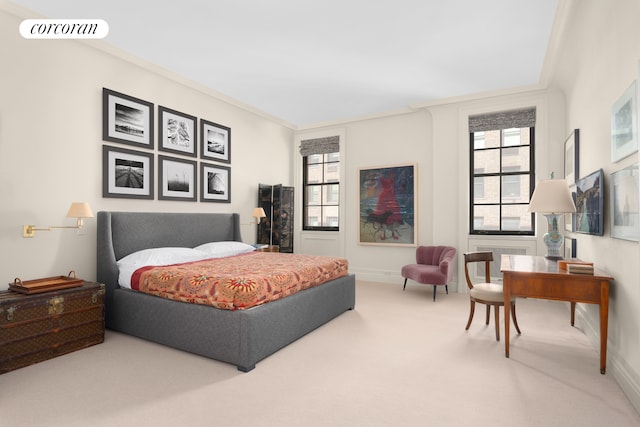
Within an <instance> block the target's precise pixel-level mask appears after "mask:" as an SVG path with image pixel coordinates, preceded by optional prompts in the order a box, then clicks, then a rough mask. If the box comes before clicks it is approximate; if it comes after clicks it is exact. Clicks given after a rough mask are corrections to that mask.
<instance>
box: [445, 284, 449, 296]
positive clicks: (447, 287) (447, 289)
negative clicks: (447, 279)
mask: <svg viewBox="0 0 640 427" xmlns="http://www.w3.org/2000/svg"><path fill="white" fill-rule="evenodd" d="M444 290H445V292H446V293H447V295H449V285H444Z"/></svg>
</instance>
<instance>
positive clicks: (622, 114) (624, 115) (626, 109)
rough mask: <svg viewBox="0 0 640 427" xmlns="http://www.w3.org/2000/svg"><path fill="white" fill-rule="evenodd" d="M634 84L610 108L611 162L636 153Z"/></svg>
mask: <svg viewBox="0 0 640 427" xmlns="http://www.w3.org/2000/svg"><path fill="white" fill-rule="evenodd" d="M636 103H637V95H636V82H635V81H634V82H633V83H632V84H631V86H629V87H628V88H627V89H626V90H625V91H624V93H623V94H622V96H621V97H620V98H618V100H617V101H616V102H615V103H614V104H613V106H612V107H611V161H612V162H614V163H615V162H618V161H620V160H622V159H624V158H625V157H627V156H630V155H631V154H633V153H635V152H637V151H638V116H637V106H636Z"/></svg>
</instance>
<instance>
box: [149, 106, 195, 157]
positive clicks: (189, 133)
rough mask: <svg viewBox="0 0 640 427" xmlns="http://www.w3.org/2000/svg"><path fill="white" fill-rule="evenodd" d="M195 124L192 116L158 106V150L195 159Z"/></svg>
mask: <svg viewBox="0 0 640 427" xmlns="http://www.w3.org/2000/svg"><path fill="white" fill-rule="evenodd" d="M196 123H197V119H196V118H195V117H194V116H191V115H189V114H184V113H180V112H178V111H175V110H171V109H169V108H166V107H162V106H158V135H159V137H158V149H159V150H161V151H168V152H171V153H176V154H182V155H185V156H191V157H196V149H197V148H196V147H197V145H198V143H197V141H198V138H197V137H198V135H197V129H196Z"/></svg>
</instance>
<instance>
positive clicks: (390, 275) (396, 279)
mask: <svg viewBox="0 0 640 427" xmlns="http://www.w3.org/2000/svg"><path fill="white" fill-rule="evenodd" d="M349 272H350V273H353V274H355V275H356V280H364V281H366V282H381V283H397V284H398V286H399V287H400V288H402V284H403V283H404V277H402V276H401V275H400V273H399V272H398V271H395V270H394V271H391V270H375V269H366V270H358V269H354V268H352V267H351V266H349ZM413 283H414V284H415V285H417V284H416V283H415V282H413ZM407 286H409V285H408V284H407ZM421 286H430V285H421ZM448 288H449V292H458V284H457V283H456V281H455V276H454V278H453V279H452V280H451V282H450V283H449V285H448ZM465 289H466V288H465Z"/></svg>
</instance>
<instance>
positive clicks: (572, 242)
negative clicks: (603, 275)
mask: <svg viewBox="0 0 640 427" xmlns="http://www.w3.org/2000/svg"><path fill="white" fill-rule="evenodd" d="M577 257H578V241H577V240H576V239H574V238H572V237H565V238H564V259H571V258H577Z"/></svg>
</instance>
